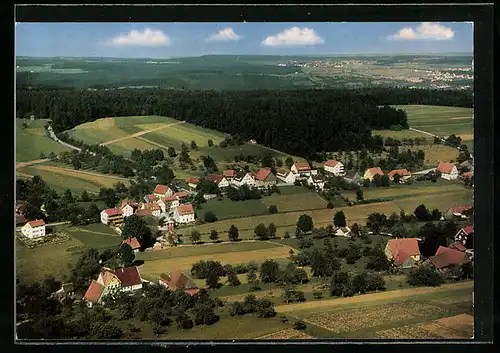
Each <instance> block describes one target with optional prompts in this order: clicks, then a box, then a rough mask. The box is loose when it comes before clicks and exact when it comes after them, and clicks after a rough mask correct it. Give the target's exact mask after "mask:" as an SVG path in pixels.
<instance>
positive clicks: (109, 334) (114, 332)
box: [93, 322, 123, 339]
mask: <svg viewBox="0 0 500 353" xmlns="http://www.w3.org/2000/svg"><path fill="white" fill-rule="evenodd" d="M122 335H123V331H122V330H121V329H120V328H119V327H118V326H116V325H115V324H113V323H110V322H107V323H99V324H98V325H95V326H94V330H93V338H96V339H118V338H121V337H122Z"/></svg>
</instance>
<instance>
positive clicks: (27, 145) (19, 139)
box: [16, 119, 69, 162]
mask: <svg viewBox="0 0 500 353" xmlns="http://www.w3.org/2000/svg"><path fill="white" fill-rule="evenodd" d="M23 123H26V124H28V126H27V127H26V128H23V127H22V124H23ZM46 123H47V120H45V119H37V120H28V119H16V162H27V161H32V160H35V159H40V153H44V154H45V155H48V154H49V153H50V152H54V153H60V152H64V151H68V150H69V148H67V147H64V146H62V145H60V144H58V143H57V142H55V141H53V140H51V139H50V137H48V136H47V135H46V133H45V128H44V125H45V124H46Z"/></svg>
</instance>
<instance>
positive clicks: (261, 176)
mask: <svg viewBox="0 0 500 353" xmlns="http://www.w3.org/2000/svg"><path fill="white" fill-rule="evenodd" d="M270 174H271V169H269V168H261V169H259V171H258V172H257V174H255V179H256V180H260V181H263V180H266V178H267V177H268V176H269V175H270Z"/></svg>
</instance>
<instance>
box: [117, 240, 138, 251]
mask: <svg viewBox="0 0 500 353" xmlns="http://www.w3.org/2000/svg"><path fill="white" fill-rule="evenodd" d="M122 244H128V245H130V247H131V248H132V250H135V249H139V248H140V247H141V244H139V241H138V240H137V238H135V237H134V238H128V239H125V240H124V241H122Z"/></svg>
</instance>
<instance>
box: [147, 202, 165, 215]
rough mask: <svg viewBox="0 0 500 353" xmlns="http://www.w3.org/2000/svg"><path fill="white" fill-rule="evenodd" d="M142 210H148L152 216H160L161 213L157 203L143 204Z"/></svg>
mask: <svg viewBox="0 0 500 353" xmlns="http://www.w3.org/2000/svg"><path fill="white" fill-rule="evenodd" d="M143 209H144V210H150V211H151V215H152V216H153V217H157V218H160V217H161V214H162V209H161V206H160V205H158V204H157V203H147V204H144V206H143Z"/></svg>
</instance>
